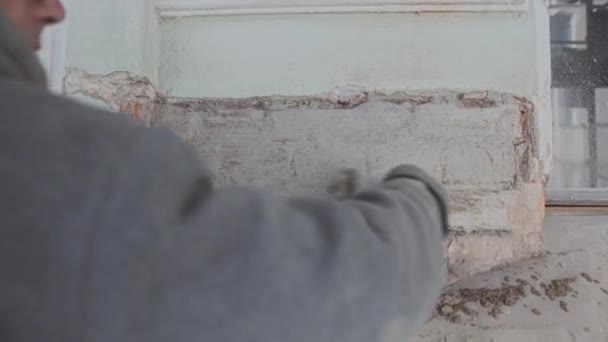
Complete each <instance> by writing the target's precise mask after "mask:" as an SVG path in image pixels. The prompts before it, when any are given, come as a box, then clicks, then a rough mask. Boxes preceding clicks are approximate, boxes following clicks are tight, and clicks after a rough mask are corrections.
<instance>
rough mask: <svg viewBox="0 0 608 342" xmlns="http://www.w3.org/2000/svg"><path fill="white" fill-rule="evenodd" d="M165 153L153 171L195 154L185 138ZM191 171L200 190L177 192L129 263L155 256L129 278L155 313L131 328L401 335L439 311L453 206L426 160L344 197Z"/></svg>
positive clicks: (181, 337) (293, 337)
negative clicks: (215, 181)
mask: <svg viewBox="0 0 608 342" xmlns="http://www.w3.org/2000/svg"><path fill="white" fill-rule="evenodd" d="M148 145H149V144H148ZM152 145H154V144H152ZM178 145H179V144H178ZM179 146H181V145H179ZM156 147H157V148H161V149H166V146H165V147H162V144H161V145H156ZM184 149H186V148H184ZM144 154H145V153H144ZM158 156H159V155H158V154H156V155H155V158H156V159H158ZM178 156H179V158H181V159H179V158H178ZM163 158H165V157H163ZM166 158H168V159H167V160H162V158H161V160H162V162H158V161H156V162H155V163H156V165H153V166H150V167H147V169H150V170H164V171H158V173H159V176H154V177H161V178H162V179H164V180H165V183H166V182H167V181H166V180H167V179H168V180H171V179H180V184H182V183H184V181H183V179H182V178H183V177H178V176H175V175H172V176H170V177H166V176H165V175H163V174H164V173H166V172H167V171H166V170H165V169H171V168H183V167H184V165H189V163H190V162H189V161H187V160H190V159H191V158H194V159H195V157H194V156H193V154H192V153H183V151H182V150H181V147H179V148H177V147H176V148H174V149H173V150H172V153H170V156H167V157H166ZM173 158H178V159H179V160H181V161H182V162H181V163H180V162H178V161H177V160H172V159H173ZM189 158H190V159H189ZM186 159H187V160H186ZM137 164H138V165H139V166H140V167H141V166H142V165H144V164H145V161H140V162H138V163H137ZM179 165H181V166H179ZM170 172H174V171H170ZM153 173H154V172H153ZM184 174H187V175H188V177H186V178H187V179H190V181H188V182H185V183H184V184H186V185H187V186H185V187H183V186H181V185H180V186H175V187H173V188H175V189H178V190H179V189H191V190H192V189H194V192H192V191H191V190H189V191H180V193H182V194H183V196H181V197H175V196H169V197H170V198H176V199H179V201H181V202H183V203H185V204H183V205H182V204H180V205H177V206H175V207H176V208H181V209H180V210H179V213H178V214H176V215H175V218H174V219H171V220H168V221H164V220H163V221H162V222H163V223H162V224H161V225H160V227H159V229H156V230H154V229H152V230H151V231H153V233H150V234H152V238H150V239H149V241H150V242H149V243H147V244H145V247H137V248H140V250H137V249H133V252H132V257H131V263H132V262H133V260H135V261H136V264H137V265H146V266H145V267H143V266H137V267H136V268H137V269H140V270H143V271H140V272H139V273H135V275H133V274H131V275H130V277H141V276H142V274H143V275H145V278H146V279H147V280H146V281H142V280H141V279H140V278H131V285H130V286H135V285H133V284H138V285H137V288H138V291H134V292H136V293H139V295H135V296H130V297H129V298H128V299H127V300H128V301H129V303H130V304H129V309H128V310H130V311H129V312H132V313H137V312H139V313H140V314H141V316H142V317H147V319H148V320H147V321H145V322H144V323H141V324H140V325H139V326H142V327H144V326H145V329H143V328H142V329H139V330H137V331H135V332H133V336H136V337H138V338H141V339H142V340H147V341H156V340H155V339H154V338H155V337H157V336H163V337H164V340H173V341H190V340H194V339H196V340H201V341H203V340H204V341H245V340H246V341H256V342H257V341H259V342H262V341H264V342H267V341H282V342H310V341H316V342H341V341H345V342H346V341H348V342H359V341H360V342H370V341H393V340H395V341H403V340H404V339H405V338H407V336H409V335H413V334H415V332H416V330H417V329H419V328H420V327H421V325H422V324H423V323H424V322H425V321H426V320H427V319H429V318H430V315H431V313H432V309H433V307H434V304H435V301H436V300H437V299H438V296H439V293H440V290H441V288H442V286H443V284H444V283H443V281H444V280H443V277H444V269H443V265H444V264H443V260H444V247H443V239H444V237H445V234H446V226H447V214H446V213H447V211H446V202H445V195H444V193H443V190H442V188H441V186H440V185H438V184H437V183H436V182H435V181H434V180H432V178H430V177H429V176H428V175H426V174H425V173H424V172H423V171H421V170H420V169H418V168H416V167H412V166H402V167H399V168H396V169H395V170H393V171H392V172H391V173H389V175H388V176H387V177H386V179H385V180H384V181H383V182H382V183H381V184H379V185H378V186H377V187H376V188H375V189H371V190H368V191H365V192H362V193H359V194H357V195H356V196H355V197H353V198H351V199H349V200H345V201H338V200H335V199H332V198H330V197H329V196H327V197H323V196H319V197H286V196H280V195H277V194H273V193H270V192H267V191H264V190H260V189H254V188H250V187H236V186H221V187H217V188H215V189H212V188H211V186H210V185H208V184H202V185H201V182H200V181H197V177H195V174H194V173H192V172H191V171H185V173H184ZM160 175H163V176H160ZM154 177H153V178H154ZM153 178H146V179H147V181H148V182H154V179H153ZM204 178H205V177H203V179H204ZM203 183H204V182H203ZM188 184H189V185H188ZM155 186H156V185H155V184H152V183H149V184H148V185H147V186H141V188H144V189H149V188H153V187H155ZM196 189H198V190H196ZM147 191H148V192H149V191H150V190H147ZM197 191H198V193H197ZM166 192H167V191H162V192H161V193H166ZM184 208H185V209H184ZM182 209H183V210H182ZM142 267H143V268H142ZM150 274H153V276H151V275H150ZM150 279H153V281H151V280H150ZM143 293H148V294H155V296H151V295H143ZM137 315H138V314H136V316H137ZM161 322H162V324H161Z"/></svg>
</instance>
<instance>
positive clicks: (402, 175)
mask: <svg viewBox="0 0 608 342" xmlns="http://www.w3.org/2000/svg"><path fill="white" fill-rule="evenodd" d="M403 181H410V182H411V181H415V182H419V184H420V186H425V187H426V188H427V190H428V191H429V192H430V193H431V194H432V195H433V196H434V197H435V199H436V200H437V203H438V204H439V206H440V209H441V210H440V211H441V216H442V221H443V226H444V232H445V233H446V234H447V226H448V216H447V215H448V210H447V201H448V196H447V193H446V192H445V189H444V187H443V186H442V185H441V184H440V183H439V182H438V181H437V180H435V179H434V178H433V177H432V176H431V175H429V174H428V173H426V172H425V171H424V170H422V169H421V168H419V167H417V166H414V165H399V166H397V167H395V168H393V169H392V170H391V171H389V172H388V173H387V174H386V176H384V178H382V179H381V180H377V179H374V178H373V177H365V176H363V174H362V173H361V172H360V171H359V170H357V169H353V168H344V169H341V170H339V171H338V172H336V174H335V175H334V176H333V177H332V178H331V179H330V183H329V186H328V187H327V192H328V193H329V194H330V195H332V196H333V197H334V198H336V199H340V200H345V199H350V198H353V197H354V196H356V195H357V194H358V193H360V192H362V191H365V190H369V189H374V188H375V187H378V186H387V187H390V188H397V189H401V184H402V183H401V182H403Z"/></svg>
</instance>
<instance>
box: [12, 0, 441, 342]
mask: <svg viewBox="0 0 608 342" xmlns="http://www.w3.org/2000/svg"><path fill="white" fill-rule="evenodd" d="M117 10H120V9H119V8H117ZM64 16H65V10H64V8H63V6H62V4H61V3H60V1H59V0H0V100H1V105H0V277H1V280H0V341H2V342H41V341H45V342H108V341H112V342H119V341H124V342H126V341H130V342H161V341H162V342H167V341H171V342H186V341H187V342H194V341H208V342H212V341H213V342H219V341H221V342H240V341H249V342H373V341H379V342H388V341H403V340H404V339H405V338H407V336H411V335H415V333H416V332H417V329H420V327H421V325H422V324H423V323H424V322H425V321H426V320H427V319H428V318H429V317H430V314H431V313H432V310H433V307H434V303H435V301H436V300H437V299H438V296H439V294H440V290H441V288H442V285H443V281H444V264H443V261H444V245H443V241H444V238H445V237H446V232H447V212H446V199H445V194H444V190H443V189H442V187H441V185H440V184H438V183H437V182H436V181H435V180H433V179H432V178H431V177H430V176H429V175H427V174H426V173H424V172H423V171H421V170H420V169H419V168H417V167H415V166H407V165H406V166H398V167H396V168H394V169H393V170H392V171H390V172H389V173H388V174H387V175H386V177H385V178H384V179H383V181H382V182H380V183H379V184H378V185H377V186H375V187H372V188H369V189H366V190H365V191H361V192H357V193H356V194H354V195H353V196H351V197H349V198H348V199H345V200H339V199H336V198H333V197H331V196H329V195H327V194H319V195H318V196H317V197H297V196H294V197H287V198H285V196H277V195H275V194H273V193H271V192H269V191H263V190H260V189H253V188H251V187H247V186H215V185H213V184H212V181H211V175H210V174H209V171H208V170H207V168H206V167H205V164H204V163H203V162H202V161H201V160H200V159H199V157H198V156H197V153H196V151H195V150H194V149H193V148H192V147H190V146H189V145H188V144H186V143H184V142H182V141H181V140H180V139H178V138H177V137H176V135H174V134H173V133H172V132H170V131H169V130H166V129H162V128H144V127H141V126H140V125H137V124H134V123H132V122H130V121H129V119H128V118H126V116H123V115H112V114H109V113H108V112H105V111H102V110H100V109H94V108H93V107H87V106H85V105H83V104H79V103H77V102H74V101H72V100H69V99H67V98H64V97H61V96H55V95H52V94H51V93H50V92H49V91H48V90H47V89H46V86H45V76H44V73H43V71H42V68H41V65H40V64H39V62H38V61H37V59H36V57H35V53H34V52H35V51H34V50H36V49H38V48H39V47H40V33H41V32H42V30H43V29H44V27H45V26H47V25H49V24H53V23H57V22H59V21H61V20H62V19H63V18H64ZM100 49H103V47H101V46H100Z"/></svg>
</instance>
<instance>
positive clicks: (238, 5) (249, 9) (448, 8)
mask: <svg viewBox="0 0 608 342" xmlns="http://www.w3.org/2000/svg"><path fill="white" fill-rule="evenodd" d="M395 4H396V5H395ZM420 4H423V5H420ZM397 5H398V6H397ZM315 6H316V7H315ZM328 8H329V9H330V10H328ZM369 8H371V10H370V9H369ZM543 8H544V4H543V3H542V1H541V0H532V1H531V2H526V1H525V0H476V1H462V0H451V1H441V2H438V1H434V0H427V1H412V0H401V1H388V0H380V1H371V0H359V1H355V0H315V1H312V2H311V1H302V0H247V1H245V0H230V1H218V0H129V1H123V0H104V1H97V0H79V1H73V2H72V3H70V6H69V11H68V14H69V15H70V24H69V27H70V29H69V30H68V33H67V41H68V44H67V48H66V51H67V53H66V56H67V60H66V63H65V64H66V65H65V66H66V67H69V68H78V69H84V70H86V71H88V72H90V73H94V74H107V73H110V72H113V71H117V70H121V71H129V72H132V73H134V74H138V75H145V76H147V77H149V78H150V79H151V80H152V81H153V82H154V83H155V84H156V85H157V86H158V87H159V88H160V89H161V90H162V91H163V92H166V93H168V94H170V95H174V96H185V97H244V96H260V95H273V94H280V95H308V94H319V93H322V92H325V91H327V90H329V89H331V88H333V87H334V86H336V85H344V84H351V83H352V84H357V85H361V86H366V87H370V88H379V89H387V90H399V89H438V88H450V89H455V88H456V89H462V90H467V89H475V90H480V89H488V90H495V91H505V92H511V93H515V94H521V95H531V94H539V92H540V89H543V87H544V82H546V79H544V80H542V79H541V78H539V75H540V73H539V72H540V71H542V74H543V75H544V74H546V71H547V70H548V67H549V65H548V63H547V61H548V59H546V58H545V56H541V55H540V52H542V51H544V48H545V47H544V46H543V49H539V47H540V45H539V44H540V43H541V42H542V39H544V35H545V32H541V31H542V27H544V25H545V20H547V19H546V18H545V13H542V10H543ZM218 11H219V12H218ZM323 11H328V12H329V13H317V12H323ZM275 12H276V13H282V14H267V15H264V13H275ZM383 12H386V13H383ZM159 16H160V17H161V18H160V19H159ZM546 34H547V39H548V32H547V33H546ZM547 53H548V51H547ZM539 63H544V64H547V65H544V66H542V65H539ZM541 83H542V84H541ZM540 95H542V94H540Z"/></svg>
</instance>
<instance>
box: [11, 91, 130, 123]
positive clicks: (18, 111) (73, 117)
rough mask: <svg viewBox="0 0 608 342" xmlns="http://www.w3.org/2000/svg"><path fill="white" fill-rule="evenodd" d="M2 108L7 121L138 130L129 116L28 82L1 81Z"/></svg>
mask: <svg viewBox="0 0 608 342" xmlns="http://www.w3.org/2000/svg"><path fill="white" fill-rule="evenodd" d="M0 101H2V103H3V105H2V107H1V109H0V113H2V117H3V121H6V120H13V121H20V120H24V119H28V118H29V119H32V120H35V122H37V123H39V124H43V123H49V122H50V121H52V122H55V123H58V122H59V123H63V124H69V125H84V126H95V127H97V129H103V128H110V127H116V126H118V127H122V129H138V127H137V125H136V124H134V123H133V122H132V121H131V120H129V119H128V118H127V117H125V115H120V114H117V113H114V112H110V111H108V110H104V109H102V108H98V107H95V106H91V105H87V104H84V103H82V102H80V101H76V100H74V99H71V98H68V97H65V96H61V95H56V94H53V93H51V92H50V91H48V90H47V89H43V88H38V87H34V86H31V85H29V84H27V83H24V82H18V81H12V80H0Z"/></svg>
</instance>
